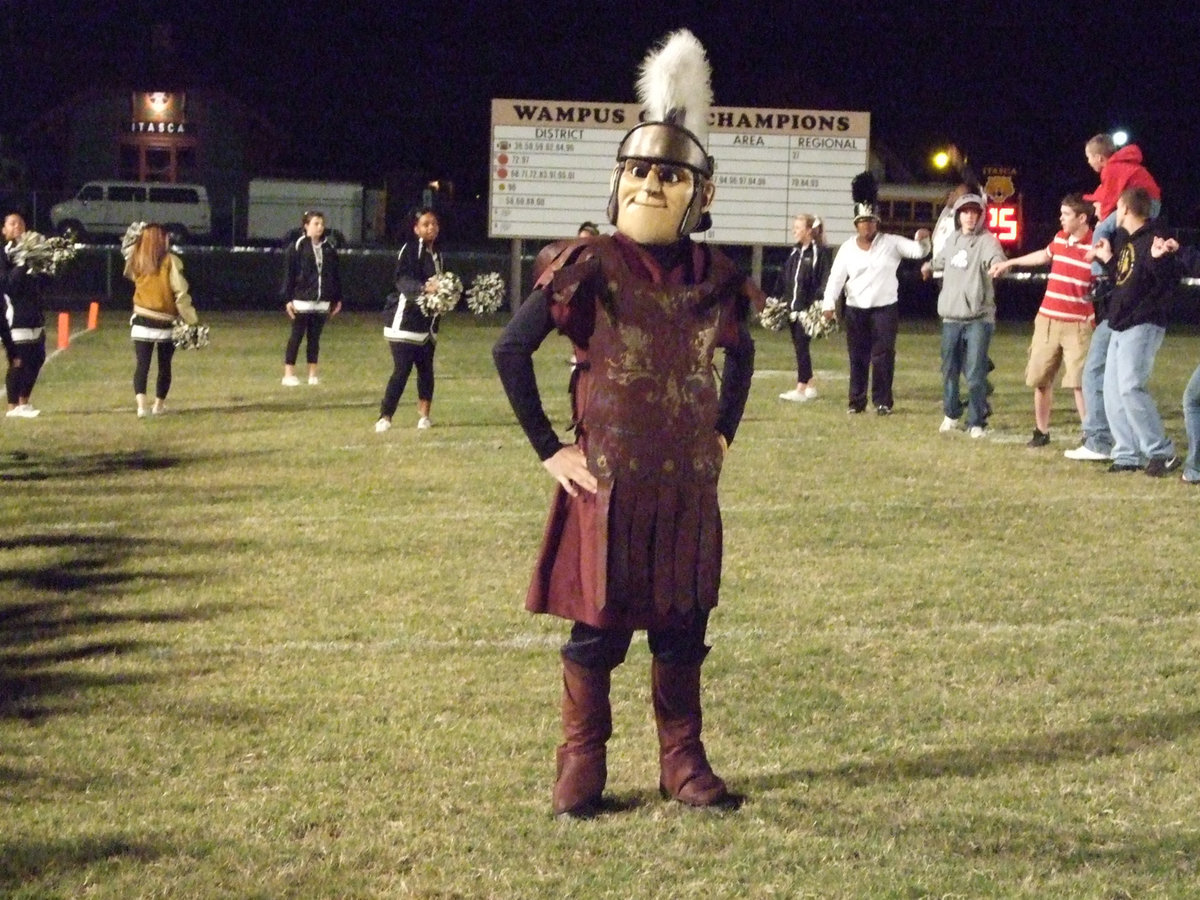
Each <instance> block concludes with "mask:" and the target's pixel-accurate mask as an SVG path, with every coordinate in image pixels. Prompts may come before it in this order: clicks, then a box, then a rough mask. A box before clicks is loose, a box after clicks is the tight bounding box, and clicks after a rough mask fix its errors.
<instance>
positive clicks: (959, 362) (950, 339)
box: [942, 319, 996, 428]
mask: <svg viewBox="0 0 1200 900" xmlns="http://www.w3.org/2000/svg"><path fill="white" fill-rule="evenodd" d="M995 328H996V326H995V325H994V324H993V323H992V322H988V321H986V320H984V319H973V320H971V321H970V322H961V321H955V320H953V319H947V320H945V321H943V322H942V412H944V413H945V414H946V415H947V416H949V417H950V418H951V419H957V418H958V417H959V416H961V415H962V412H963V404H962V398H961V396H960V395H959V390H958V379H959V376H960V375H965V376H966V377H967V427H968V428H973V427H975V426H979V427H980V428H983V427H984V426H986V425H987V419H988V412H989V410H988V405H987V402H988V401H987V366H988V346H989V345H990V344H991V342H992V332H993V331H994V330H995Z"/></svg>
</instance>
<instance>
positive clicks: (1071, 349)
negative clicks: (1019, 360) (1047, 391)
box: [1025, 313, 1096, 388]
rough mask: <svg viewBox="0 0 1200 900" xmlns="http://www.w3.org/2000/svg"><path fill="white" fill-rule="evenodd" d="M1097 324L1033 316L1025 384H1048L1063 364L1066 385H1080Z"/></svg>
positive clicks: (1038, 385) (1039, 385) (1039, 315)
mask: <svg viewBox="0 0 1200 900" xmlns="http://www.w3.org/2000/svg"><path fill="white" fill-rule="evenodd" d="M1095 328H1096V326H1095V325H1094V324H1092V323H1091V322H1063V321H1062V320H1060V319H1051V318H1050V317H1049V316H1044V315H1042V314H1041V313H1038V315H1037V318H1035V319H1034V320H1033V340H1032V341H1031V342H1030V344H1029V364H1028V365H1026V366H1025V384H1026V385H1027V386H1028V387H1031V388H1039V387H1046V386H1047V385H1050V384H1052V383H1053V382H1054V376H1055V375H1057V374H1058V370H1059V367H1060V366H1061V367H1062V370H1063V379H1062V384H1063V387H1065V388H1077V387H1080V386H1081V385H1082V384H1083V364H1084V363H1085V362H1086V361H1087V355H1088V347H1090V346H1091V344H1092V332H1093V331H1094V330H1095Z"/></svg>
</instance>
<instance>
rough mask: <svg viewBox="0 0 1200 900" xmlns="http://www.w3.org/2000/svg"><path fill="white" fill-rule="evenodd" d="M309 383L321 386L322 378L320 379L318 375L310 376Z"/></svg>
mask: <svg viewBox="0 0 1200 900" xmlns="http://www.w3.org/2000/svg"><path fill="white" fill-rule="evenodd" d="M308 383H309V384H320V383H321V379H320V378H318V377H317V376H316V375H309V376H308Z"/></svg>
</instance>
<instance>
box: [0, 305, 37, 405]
mask: <svg viewBox="0 0 1200 900" xmlns="http://www.w3.org/2000/svg"><path fill="white" fill-rule="evenodd" d="M0 315H3V313H0ZM16 350H17V352H16V354H14V361H15V360H17V359H19V360H20V361H21V365H20V366H11V365H10V366H9V367H8V372H7V373H6V374H5V376H4V389H5V391H7V393H8V402H9V403H10V404H11V405H13V406H16V405H17V404H18V403H20V402H21V399H20V398H22V397H25V398H28V397H29V396H30V395H31V394H32V393H33V386H34V385H35V384H36V383H37V379H38V373H40V372H41V371H42V366H43V365H45V363H46V336H45V335H44V334H43V335H42V336H41V337H40V338H38V339H37V340H36V341H19V342H18V343H17V344H16Z"/></svg>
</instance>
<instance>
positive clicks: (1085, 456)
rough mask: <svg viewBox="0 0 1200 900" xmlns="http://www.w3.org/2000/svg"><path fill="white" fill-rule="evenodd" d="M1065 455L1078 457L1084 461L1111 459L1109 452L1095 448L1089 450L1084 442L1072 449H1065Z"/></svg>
mask: <svg viewBox="0 0 1200 900" xmlns="http://www.w3.org/2000/svg"><path fill="white" fill-rule="evenodd" d="M1063 456H1065V457H1066V458H1067V459H1077V460H1082V461H1083V462H1107V461H1108V460H1109V456H1108V454H1107V453H1097V452H1096V451H1095V450H1089V449H1088V448H1087V447H1085V446H1084V445H1083V444H1080V445H1079V446H1078V447H1075V448H1074V449H1071V450H1064V451H1063Z"/></svg>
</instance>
